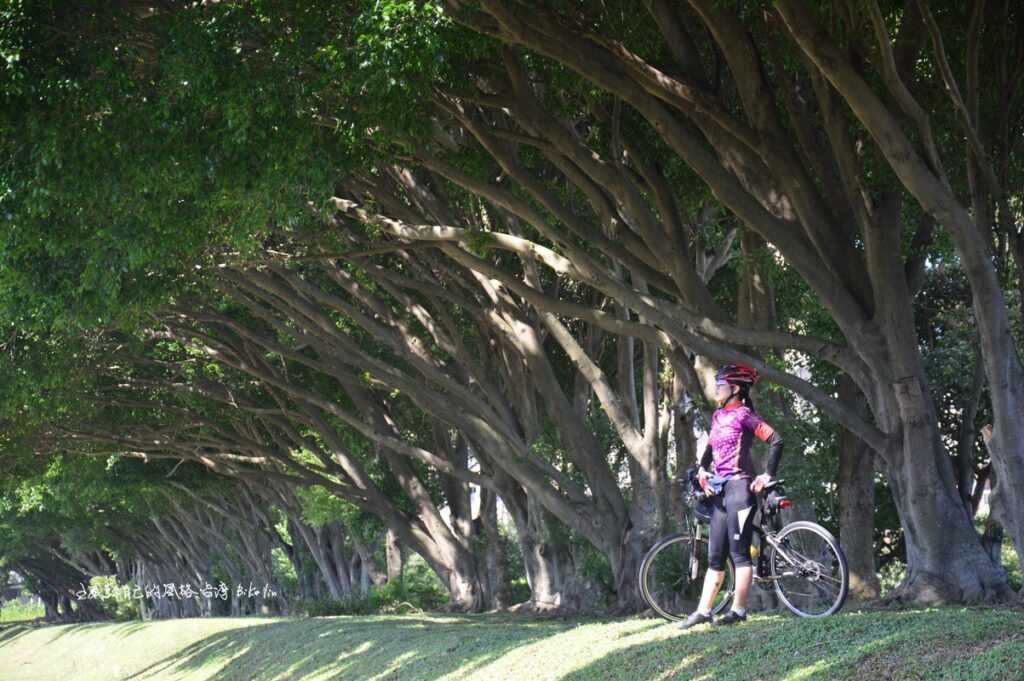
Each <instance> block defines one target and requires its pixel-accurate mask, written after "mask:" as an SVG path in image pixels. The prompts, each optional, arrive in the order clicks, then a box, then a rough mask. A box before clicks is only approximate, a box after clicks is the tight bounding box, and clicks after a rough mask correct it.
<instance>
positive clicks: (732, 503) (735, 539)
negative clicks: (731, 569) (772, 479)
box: [708, 477, 757, 570]
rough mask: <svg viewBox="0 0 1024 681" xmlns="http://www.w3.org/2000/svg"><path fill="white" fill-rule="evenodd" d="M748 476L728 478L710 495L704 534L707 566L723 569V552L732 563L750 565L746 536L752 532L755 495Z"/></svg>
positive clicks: (748, 538)
mask: <svg viewBox="0 0 1024 681" xmlns="http://www.w3.org/2000/svg"><path fill="white" fill-rule="evenodd" d="M750 483H751V480H750V479H749V478H745V477H744V478H730V479H729V480H728V481H727V482H726V483H725V488H724V489H723V490H722V492H721V494H716V495H715V496H714V497H712V498H711V508H712V510H711V529H710V535H709V536H708V566H709V567H710V568H711V569H712V570H724V569H725V554H726V551H728V552H729V553H730V554H732V564H733V566H735V567H744V566H749V565H752V562H751V560H750V540H751V537H752V536H753V534H754V513H755V512H756V511H757V498H756V497H755V495H754V493H753V492H752V491H750Z"/></svg>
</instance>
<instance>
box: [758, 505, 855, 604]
mask: <svg viewBox="0 0 1024 681" xmlns="http://www.w3.org/2000/svg"><path fill="white" fill-rule="evenodd" d="M776 539H777V540H778V546H777V547H774V548H773V549H772V552H771V558H770V566H771V575H772V580H773V581H774V583H775V593H776V594H778V596H779V599H780V600H781V601H782V602H783V603H784V604H785V605H786V607H787V608H789V609H790V610H792V611H793V613H795V614H796V615H798V616H800V617H825V616H827V615H832V614H834V613H836V612H838V611H839V609H840V608H842V607H843V603H844V602H845V601H846V593H847V591H848V590H849V586H850V573H849V569H848V568H847V565H846V555H845V554H844V553H843V549H842V548H841V547H840V546H839V542H838V541H837V540H836V538H835V537H834V536H832V533H831V532H829V531H828V530H826V529H825V528H824V527H822V526H821V525H818V524H817V523H812V522H808V521H803V520H801V521H797V522H794V523H790V524H789V525H786V526H785V527H784V528H782V530H781V531H780V532H779V534H778V535H776Z"/></svg>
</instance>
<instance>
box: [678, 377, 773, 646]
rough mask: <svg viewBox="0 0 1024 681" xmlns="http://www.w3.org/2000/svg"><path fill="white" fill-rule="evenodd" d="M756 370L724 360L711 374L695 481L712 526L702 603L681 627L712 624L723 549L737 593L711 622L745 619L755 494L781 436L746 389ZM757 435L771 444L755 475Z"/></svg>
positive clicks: (770, 474) (768, 478)
mask: <svg viewBox="0 0 1024 681" xmlns="http://www.w3.org/2000/svg"><path fill="white" fill-rule="evenodd" d="M757 378H758V376H757V371H756V370H755V369H752V368H750V367H747V366H743V365H741V364H727V365H726V366H724V367H722V368H721V369H719V371H718V374H717V375H716V376H715V402H716V403H717V405H718V407H719V408H718V409H717V410H716V411H715V413H714V416H712V418H711V433H710V435H709V437H708V446H707V447H706V448H705V450H704V455H703V456H702V457H701V460H700V469H699V471H698V473H697V476H698V480H699V482H700V485H701V487H702V488H703V489H704V491H705V492H707V493H709V494H712V493H713V494H714V496H713V497H712V498H711V503H712V512H711V529H710V535H709V537H708V571H707V574H706V575H705V576H704V588H703V591H702V593H701V599H700V604H699V605H698V607H697V610H696V611H694V612H693V613H692V614H691V615H690V616H689V618H687V620H686V621H685V622H682V623H681V624H680V625H679V627H680V628H681V629H688V628H690V627H693V626H696V625H698V624H704V623H705V622H711V604H712V603H713V602H714V600H715V596H716V595H717V594H718V589H719V588H720V587H721V586H722V579H723V578H724V577H725V558H726V552H728V553H729V554H731V555H732V564H733V566H734V567H735V568H736V593H735V595H734V597H733V601H732V609H731V610H730V611H729V613H728V614H726V615H724V616H723V617H720V618H718V619H717V620H715V621H714V622H712V624H713V625H714V626H719V625H729V624H736V623H737V622H742V621H744V620H745V619H747V595H748V593H749V592H750V585H751V583H752V582H753V579H754V570H753V565H752V563H751V560H750V540H751V535H752V534H753V532H754V526H753V517H752V516H753V514H754V512H755V511H756V510H757V503H756V502H757V500H756V497H755V495H756V494H757V493H758V492H760V491H761V489H762V488H764V486H765V485H766V484H768V483H769V482H771V480H772V478H773V477H775V472H776V470H778V467H779V460H780V459H781V458H782V437H780V436H779V434H778V433H776V432H775V430H774V429H773V428H772V427H771V426H769V425H768V424H767V423H765V421H764V419H762V418H761V417H760V416H758V415H757V413H755V412H754V405H753V402H752V401H751V399H750V387H751V386H752V385H754V383H755V382H757ZM755 437H757V438H759V439H761V440H765V441H767V442H768V445H769V447H770V449H769V457H768V466H767V472H765V473H763V474H761V475H756V476H755V474H754V462H753V460H752V459H751V457H750V446H751V444H752V443H753V439H754V438H755Z"/></svg>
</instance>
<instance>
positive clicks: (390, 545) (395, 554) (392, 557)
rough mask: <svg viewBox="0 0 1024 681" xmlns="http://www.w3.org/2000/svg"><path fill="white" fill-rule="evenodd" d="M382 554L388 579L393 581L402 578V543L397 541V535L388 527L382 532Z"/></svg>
mask: <svg viewBox="0 0 1024 681" xmlns="http://www.w3.org/2000/svg"><path fill="white" fill-rule="evenodd" d="M384 555H385V560H386V561H387V570H388V581H389V582H394V581H398V580H400V579H401V578H402V567H403V565H402V545H401V544H399V543H398V535H396V534H395V531H394V530H392V529H391V528H390V527H389V528H388V529H387V531H386V532H385V534H384Z"/></svg>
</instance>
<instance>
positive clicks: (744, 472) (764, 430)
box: [705, 402, 781, 478]
mask: <svg viewBox="0 0 1024 681" xmlns="http://www.w3.org/2000/svg"><path fill="white" fill-rule="evenodd" d="M773 436H774V438H773ZM755 437H757V438H758V439H761V440H769V439H773V440H775V441H779V442H780V443H781V438H780V437H779V436H778V435H777V434H776V433H775V429H774V428H772V427H771V426H769V425H768V424H767V423H766V422H765V420H764V419H762V418H761V417H760V416H758V415H757V414H756V413H754V411H753V410H751V409H750V408H749V407H747V406H746V405H744V404H743V403H742V402H733V403H731V404H728V405H726V406H725V407H722V408H721V409H718V410H716V411H715V413H714V415H713V416H712V417H711V434H710V436H709V437H708V448H709V449H711V450H712V451H713V453H714V468H713V469H712V471H711V472H712V473H714V474H715V475H718V476H727V475H729V476H737V477H750V478H752V477H754V475H755V473H754V462H753V460H752V459H751V457H750V446H751V444H753V439H754V438H755ZM773 444H774V442H773ZM705 458H706V457H705ZM773 458H775V457H773ZM772 473H773V474H774V471H772Z"/></svg>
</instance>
